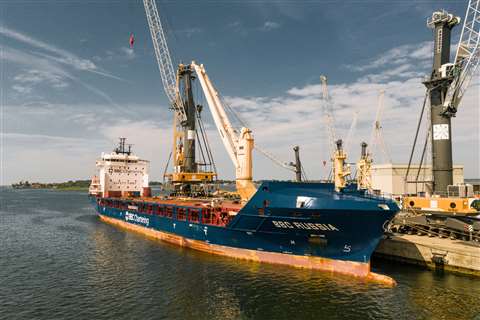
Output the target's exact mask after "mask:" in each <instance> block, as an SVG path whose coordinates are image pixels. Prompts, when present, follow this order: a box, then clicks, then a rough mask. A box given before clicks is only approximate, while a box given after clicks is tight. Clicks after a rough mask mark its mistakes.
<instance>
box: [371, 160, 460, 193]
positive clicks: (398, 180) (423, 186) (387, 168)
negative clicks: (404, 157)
mask: <svg viewBox="0 0 480 320" xmlns="http://www.w3.org/2000/svg"><path fill="white" fill-rule="evenodd" d="M407 169H408V165H407V164H394V163H393V164H392V163H386V164H376V165H372V169H371V173H372V188H373V189H375V190H380V191H381V192H384V193H388V194H392V195H393V196H400V195H403V194H410V195H414V194H417V193H419V192H428V191H429V190H428V185H430V186H431V182H430V183H418V184H415V183H409V184H408V186H406V184H405V175H406V174H407ZM418 169H419V165H418V164H417V165H414V164H412V165H410V170H409V172H408V181H417V180H418V181H419V182H422V181H432V166H431V165H427V166H422V168H421V169H420V172H418V171H419V170H418ZM417 174H418V179H417ZM460 183H464V179H463V165H454V166H453V184H460Z"/></svg>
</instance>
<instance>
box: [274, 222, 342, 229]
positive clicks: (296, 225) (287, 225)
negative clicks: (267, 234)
mask: <svg viewBox="0 0 480 320" xmlns="http://www.w3.org/2000/svg"><path fill="white" fill-rule="evenodd" d="M272 223H273V225H274V226H275V227H276V228H283V229H302V230H321V231H340V230H339V229H338V228H337V227H335V226H334V225H332V224H330V223H328V224H327V223H312V222H288V221H277V220H272Z"/></svg>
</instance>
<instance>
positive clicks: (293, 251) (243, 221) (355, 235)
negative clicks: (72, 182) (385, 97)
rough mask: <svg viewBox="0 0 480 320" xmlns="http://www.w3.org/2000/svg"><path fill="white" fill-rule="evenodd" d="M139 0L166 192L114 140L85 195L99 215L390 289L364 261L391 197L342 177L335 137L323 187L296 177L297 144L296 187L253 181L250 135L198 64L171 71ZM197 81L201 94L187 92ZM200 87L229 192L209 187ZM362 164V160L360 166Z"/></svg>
mask: <svg viewBox="0 0 480 320" xmlns="http://www.w3.org/2000/svg"><path fill="white" fill-rule="evenodd" d="M143 3H144V7H145V12H146V16H147V21H148V24H149V28H150V33H151V37H152V40H153V47H154V50H155V56H156V58H157V64H158V67H159V70H160V75H161V79H162V84H163V86H164V91H165V93H166V96H167V98H168V99H169V101H170V108H171V110H172V111H173V134H172V137H173V143H172V146H173V148H172V151H171V153H170V157H169V160H168V161H167V166H166V170H165V174H164V184H163V186H164V187H165V188H166V189H167V188H168V192H167V191H166V192H165V195H163V196H152V192H151V189H150V187H149V172H148V166H149V162H148V161H146V160H142V159H140V158H139V157H138V156H136V155H135V154H133V152H132V150H131V146H128V145H126V143H125V139H124V138H121V140H120V145H119V146H118V147H117V148H116V149H115V150H114V151H113V152H111V153H104V154H102V156H101V158H100V159H99V160H98V161H97V163H96V166H97V169H98V173H97V175H96V176H95V177H94V178H93V179H92V184H91V188H90V196H91V198H92V200H93V202H94V203H95V206H96V209H97V211H98V215H99V217H100V219H101V220H103V221H105V222H108V223H111V224H114V225H117V226H121V227H124V228H126V229H130V230H134V231H138V232H140V233H143V234H146V235H148V236H151V237H154V238H157V239H161V240H164V241H167V242H170V243H174V244H177V245H180V246H184V247H189V248H193V249H197V250H200V251H204V252H208V253H212V254H217V255H223V256H228V257H232V258H237V259H246V260H253V261H258V262H266V263H275V264H283V265H290V266H294V267H302V268H310V269H317V270H324V271H328V272H333V273H338V274H346V275H351V276H355V277H358V278H361V279H365V280H372V281H377V282H381V283H384V284H388V285H393V284H394V283H395V281H394V280H393V279H391V278H389V277H387V276H383V275H379V274H376V273H373V272H371V270H370V256H371V254H372V252H373V250H374V249H375V247H376V246H377V244H378V243H379V241H380V239H381V238H382V236H383V232H384V227H385V225H386V224H387V223H389V222H390V220H391V219H392V218H393V216H394V215H395V214H396V213H397V212H398V210H399V208H398V206H397V204H396V203H395V202H394V201H393V200H391V199H389V198H384V197H381V196H379V195H374V194H371V193H370V192H369V191H368V188H365V183H363V182H362V181H361V179H360V180H359V182H360V183H357V184H356V183H349V182H348V181H347V176H349V174H350V173H349V168H348V165H346V162H345V159H346V154H345V152H344V151H343V149H342V142H341V140H338V141H337V143H336V150H335V154H334V155H333V158H332V160H333V161H332V171H333V176H334V178H333V182H332V183H313V182H305V181H302V174H301V167H302V166H301V163H300V157H299V154H298V148H294V150H296V152H297V153H296V160H295V164H294V165H292V167H295V169H294V170H293V171H295V173H296V181H265V182H263V183H261V184H260V185H256V184H255V183H254V182H253V164H252V151H253V149H254V138H253V132H252V130H250V129H249V128H247V127H246V126H245V125H242V126H235V125H234V122H232V121H231V119H232V118H233V117H232V116H231V115H232V113H233V114H234V115H236V118H237V119H238V118H239V117H238V115H237V114H235V113H234V112H233V110H232V109H231V108H230V107H229V106H228V104H227V103H226V102H225V99H223V98H222V97H221V95H220V93H219V91H218V90H217V89H216V88H215V87H214V85H213V83H212V81H211V80H210V78H209V77H208V75H207V73H206V70H205V67H204V66H203V65H202V64H200V65H199V64H197V63H195V62H194V61H192V62H191V63H190V64H179V65H178V67H177V68H176V72H174V70H175V69H174V67H173V64H172V61H171V58H170V53H169V50H168V46H167V42H166V37H165V34H164V32H163V28H162V24H161V22H160V18H159V15H158V12H157V8H156V4H155V1H154V0H144V1H143ZM197 83H198V84H199V85H200V87H201V88H200V90H194V86H195V85H197ZM197 89H198V87H197ZM200 91H201V92H202V93H203V96H204V98H205V100H206V102H207V106H208V109H209V111H210V114H211V116H212V119H213V122H214V124H215V126H216V128H217V130H218V133H219V136H220V139H221V141H222V143H223V145H224V147H225V150H226V152H227V154H228V156H229V158H230V159H231V161H232V163H233V165H234V167H235V186H236V190H235V192H234V193H233V194H232V193H225V192H222V191H221V190H219V189H218V188H217V187H216V186H217V184H216V181H217V172H216V165H215V162H214V159H213V154H212V152H211V148H210V145H209V142H208V137H207V135H206V129H205V124H204V123H203V118H202V116H201V115H202V110H203V106H202V105H199V104H196V103H195V101H198V99H197V97H195V95H194V93H196V92H200ZM233 120H234V119H233ZM332 143H333V141H332ZM257 150H258V147H257ZM369 165H370V162H368V161H367V162H365V161H363V164H362V165H361V167H362V168H364V169H365V168H367V167H368V166H369ZM167 169H169V170H167ZM360 171H361V172H363V171H364V170H363V169H362V170H360ZM358 176H359V177H365V175H363V174H359V175H358Z"/></svg>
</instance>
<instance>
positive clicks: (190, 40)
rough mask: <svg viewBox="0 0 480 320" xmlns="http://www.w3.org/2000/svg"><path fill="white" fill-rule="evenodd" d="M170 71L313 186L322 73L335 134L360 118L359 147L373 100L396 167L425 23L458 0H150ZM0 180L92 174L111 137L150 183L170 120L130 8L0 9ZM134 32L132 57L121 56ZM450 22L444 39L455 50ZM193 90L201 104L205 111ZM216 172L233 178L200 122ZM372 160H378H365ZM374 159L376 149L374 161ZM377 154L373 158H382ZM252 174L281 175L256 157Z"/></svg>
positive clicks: (50, 5) (406, 137)
mask: <svg viewBox="0 0 480 320" xmlns="http://www.w3.org/2000/svg"><path fill="white" fill-rule="evenodd" d="M157 6H158V8H159V11H160V15H161V18H162V20H163V23H164V27H165V28H166V30H167V37H168V41H169V45H170V48H171V52H172V55H173V57H174V60H175V62H177V63H178V62H189V61H191V60H195V61H197V62H200V63H203V64H205V66H206V69H207V72H208V73H209V76H210V78H211V79H212V80H213V81H214V83H215V84H216V87H217V89H218V90H219V91H220V92H221V93H222V95H223V96H224V97H226V99H227V100H228V101H229V103H230V105H231V106H232V108H234V109H235V110H236V111H237V112H238V113H240V114H241V115H242V118H244V119H245V120H246V121H247V123H248V124H249V125H250V126H251V128H252V129H253V132H254V135H255V138H256V142H257V143H258V145H260V146H262V147H263V148H264V149H267V150H268V151H269V152H270V153H272V154H274V155H275V156H276V157H278V158H279V159H281V160H284V161H290V160H291V158H292V152H291V147H292V146H294V145H296V144H299V145H300V147H301V151H302V158H303V162H304V164H305V167H306V171H307V174H308V175H309V177H310V178H317V177H320V176H321V175H323V174H324V169H323V166H322V165H321V160H323V159H328V154H327V153H328V152H327V150H328V149H327V142H326V139H325V128H324V125H323V120H322V111H321V105H322V101H321V97H320V96H321V87H320V85H319V76H320V75H321V74H325V75H327V76H328V79H329V84H330V92H331V96H332V99H333V102H334V108H335V117H336V125H337V132H338V135H339V136H343V137H344V136H345V135H346V131H347V130H348V127H349V126H350V123H351V121H352V115H353V114H354V113H355V112H358V124H357V127H356V131H355V134H354V137H353V138H352V141H351V142H350V144H349V145H351V146H352V147H351V152H350V154H351V160H352V161H354V160H355V159H356V157H357V156H358V150H357V149H358V148H357V147H356V146H357V145H358V144H359V143H360V142H361V141H362V140H366V141H368V140H369V138H370V135H371V127H372V122H373V120H374V117H375V110H376V103H377V96H378V92H379V90H381V89H384V90H386V98H385V109H384V113H383V121H382V122H383V127H384V129H383V134H384V138H385V140H386V141H387V145H388V148H389V150H390V153H391V156H392V159H393V161H394V162H396V163H405V162H407V161H408V152H409V150H410V144H411V141H412V140H413V131H414V129H415V125H416V120H417V117H418V114H419V110H420V107H421V103H422V100H423V94H424V91H425V90H424V87H423V85H422V84H421V83H420V81H421V79H422V77H423V76H424V75H425V74H427V73H428V72H429V70H430V67H431V45H432V44H431V38H432V34H431V31H430V30H429V29H428V28H427V27H426V26H425V22H426V18H427V17H428V16H429V15H431V13H432V12H433V11H434V10H438V9H446V10H448V11H451V12H452V13H455V14H457V15H460V16H461V17H462V18H463V15H464V12H465V8H466V1H344V2H336V1H272V2H269V1H221V2H218V1H157ZM0 10H1V11H0V45H1V55H0V59H1V75H2V77H1V90H2V101H1V102H2V151H3V152H2V181H0V182H1V183H4V184H7V183H11V182H14V181H17V180H20V179H28V180H35V181H37V180H39V181H51V180H54V181H62V180H65V179H74V178H88V177H89V176H91V175H92V174H93V172H94V160H95V159H96V158H97V157H98V156H99V154H100V152H102V151H109V150H110V149H111V148H112V147H113V145H114V144H115V143H116V139H117V137H118V136H126V137H128V138H129V140H130V141H131V142H132V143H134V144H135V146H134V148H135V150H136V151H137V153H138V154H139V155H141V156H143V157H145V158H147V159H149V160H151V161H152V165H151V167H152V169H151V176H152V178H154V179H159V178H160V177H161V175H162V172H163V166H164V163H165V161H166V158H167V155H168V153H169V146H170V144H171V143H170V140H171V137H170V124H171V118H172V115H171V113H170V111H169V110H168V104H167V100H166V98H165V95H164V93H163V90H162V86H161V82H160V76H159V72H158V68H157V66H156V62H155V58H154V55H153V48H152V44H151V39H150V34H149V32H148V27H147V23H146V18H145V15H144V10H143V5H142V3H141V1H140V0H138V1H126V0H125V1H68V0H66V1H47V0H45V1H8V0H7V1H5V0H2V1H0ZM131 32H132V33H134V34H135V38H136V43H135V46H134V49H133V50H130V49H129V48H128V38H129V35H130V33H131ZM459 32H460V27H457V29H456V32H454V43H455V42H456V41H458V37H459ZM199 92H200V91H198V93H197V96H198V101H199V102H203V101H204V99H203V98H202V97H201V95H200V93H199ZM478 99H479V83H478V79H475V80H474V83H473V85H472V87H471V88H470V89H469V91H468V93H467V95H466V96H465V98H464V101H463V105H462V107H461V109H460V111H459V113H458V116H457V118H456V119H454V123H453V130H454V135H453V137H454V152H455V159H454V160H455V162H456V163H459V164H463V165H465V176H466V177H479V176H480V169H479V162H480V161H479V144H480V139H479V129H478V122H479V121H480V119H479V108H478ZM205 118H206V121H207V122H208V123H209V125H208V128H209V133H210V134H209V136H210V137H211V140H212V143H213V146H214V156H215V158H216V159H217V164H218V167H219V173H220V175H221V177H224V178H232V177H233V174H234V170H233V166H232V165H231V164H230V161H229V159H228V157H227V155H226V154H225V151H224V149H223V147H222V146H221V143H220V141H219V139H218V138H217V137H216V131H215V129H214V127H213V126H212V124H211V120H210V118H209V115H208V114H206V115H205ZM374 153H375V152H374ZM374 156H375V154H374ZM382 161H383V159H380V154H378V157H377V163H381V162H382ZM254 172H255V178H256V179H262V178H269V177H270V178H272V177H275V178H287V177H290V175H291V174H290V173H289V172H286V171H285V170H283V169H281V168H278V167H275V166H272V164H271V162H270V161H269V160H267V159H265V158H264V157H262V156H261V155H256V156H255V167H254Z"/></svg>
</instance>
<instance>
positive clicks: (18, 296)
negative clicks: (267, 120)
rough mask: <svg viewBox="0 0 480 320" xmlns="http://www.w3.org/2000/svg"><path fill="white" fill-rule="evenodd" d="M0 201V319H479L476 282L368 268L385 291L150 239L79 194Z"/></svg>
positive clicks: (32, 194) (25, 193)
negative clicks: (117, 223)
mask: <svg viewBox="0 0 480 320" xmlns="http://www.w3.org/2000/svg"><path fill="white" fill-rule="evenodd" d="M0 197H1V206H0V244H1V246H0V319H67V318H68V319H475V318H476V319H480V279H478V278H471V277H465V276H456V275H451V274H444V275H441V274H435V273H433V272H430V271H427V270H422V269H420V268H417V267H411V266H405V265H399V264H388V263H385V262H382V263H376V264H375V265H374V269H375V271H377V272H380V273H384V274H387V275H389V276H392V277H393V278H395V279H396V280H397V282H398V286H397V287H396V288H393V289H389V288H384V287H381V286H378V285H373V284H370V285H366V284H364V283H360V282H355V281H352V280H351V279H350V278H343V277H331V276H328V275H325V274H323V273H320V272H312V271H308V270H297V269H293V268H289V267H283V266H273V265H267V264H258V263H253V262H244V261H236V260H233V259H229V258H224V257H217V256H211V255H208V254H205V253H200V252H196V251H192V250H189V249H183V248H178V247H175V246H172V245H169V244H165V243H162V242H159V241H156V240H151V239H149V238H145V237H144V236H142V235H139V234H135V233H132V232H128V231H124V230H121V229H117V228H115V227H113V226H110V225H107V224H104V223H102V222H100V221H99V220H98V219H97V217H96V216H95V212H94V210H93V208H92V206H91V205H90V203H89V202H88V199H87V196H86V195H85V193H82V192H69V191H64V192H61V191H49V190H11V189H0Z"/></svg>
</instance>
